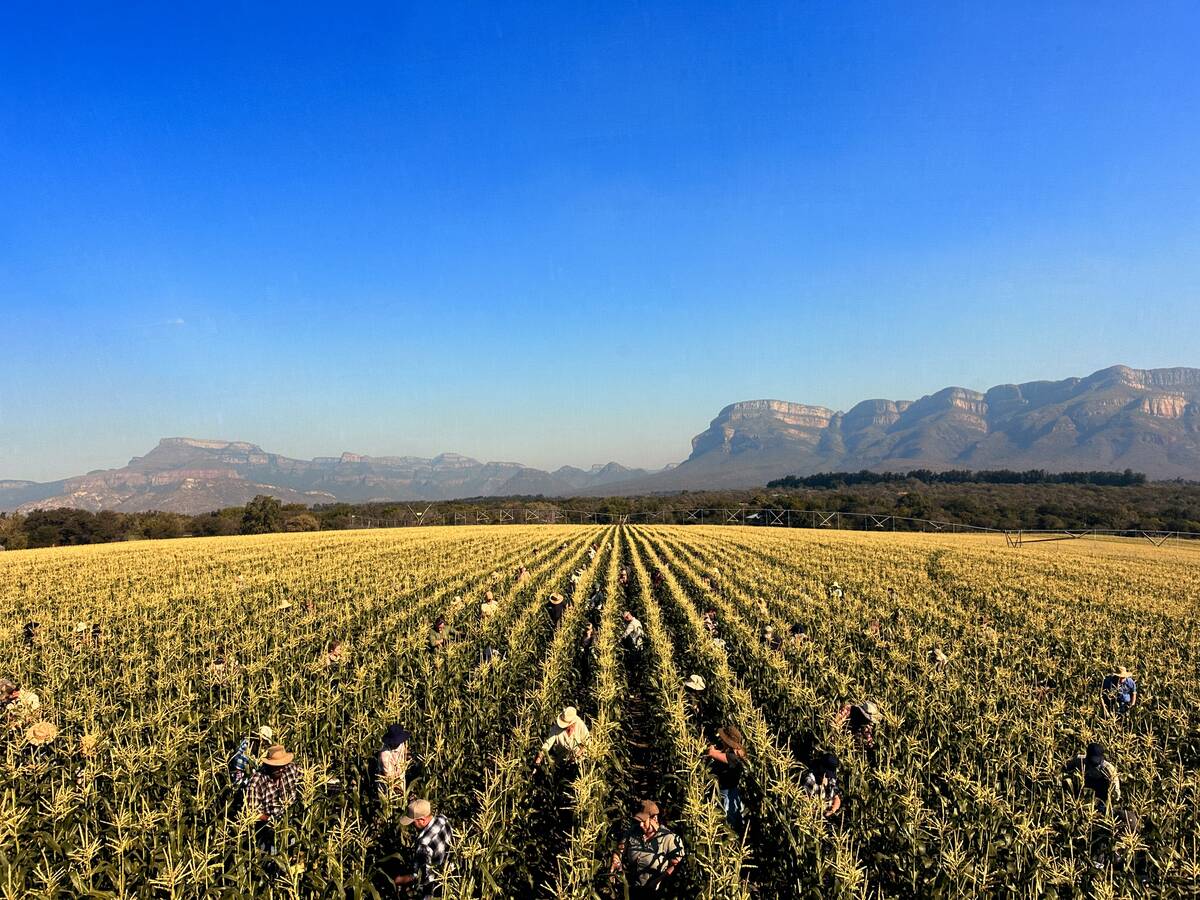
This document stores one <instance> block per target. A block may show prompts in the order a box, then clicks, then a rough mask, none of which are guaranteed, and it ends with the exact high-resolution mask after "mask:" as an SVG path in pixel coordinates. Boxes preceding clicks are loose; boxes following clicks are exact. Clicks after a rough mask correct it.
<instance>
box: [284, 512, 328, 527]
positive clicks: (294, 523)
mask: <svg viewBox="0 0 1200 900" xmlns="http://www.w3.org/2000/svg"><path fill="white" fill-rule="evenodd" d="M286 527H287V530H288V531H320V530H321V523H320V522H318V521H317V517H316V516H313V515H309V514H308V513H300V515H298V516H292V517H291V518H290V519H288V520H287V525H286Z"/></svg>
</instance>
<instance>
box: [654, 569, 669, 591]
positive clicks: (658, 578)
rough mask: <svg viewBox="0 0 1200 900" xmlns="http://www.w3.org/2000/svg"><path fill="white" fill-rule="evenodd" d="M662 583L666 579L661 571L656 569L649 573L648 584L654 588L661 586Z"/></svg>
mask: <svg viewBox="0 0 1200 900" xmlns="http://www.w3.org/2000/svg"><path fill="white" fill-rule="evenodd" d="M664 581H666V577H665V576H664V575H663V573H662V569H658V568H656V569H655V570H654V571H653V572H651V573H650V583H651V584H652V585H654V586H655V587H659V586H661V585H662V583H663V582H664Z"/></svg>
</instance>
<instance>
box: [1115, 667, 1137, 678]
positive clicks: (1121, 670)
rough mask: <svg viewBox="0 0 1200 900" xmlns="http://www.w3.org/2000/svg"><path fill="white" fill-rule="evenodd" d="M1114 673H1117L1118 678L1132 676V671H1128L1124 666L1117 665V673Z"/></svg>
mask: <svg viewBox="0 0 1200 900" xmlns="http://www.w3.org/2000/svg"><path fill="white" fill-rule="evenodd" d="M1116 674H1117V677H1118V678H1132V677H1133V673H1132V672H1130V671H1129V670H1128V669H1127V668H1125V667H1124V666H1117V673H1116Z"/></svg>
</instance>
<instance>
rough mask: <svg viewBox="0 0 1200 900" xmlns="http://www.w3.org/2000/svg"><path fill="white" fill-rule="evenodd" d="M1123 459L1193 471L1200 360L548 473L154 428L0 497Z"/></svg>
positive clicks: (443, 490) (202, 495)
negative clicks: (139, 442) (672, 459)
mask: <svg viewBox="0 0 1200 900" xmlns="http://www.w3.org/2000/svg"><path fill="white" fill-rule="evenodd" d="M918 468H928V469H935V470H941V469H952V468H953V469H966V468H969V469H1001V468H1003V469H1046V470H1048V471H1057V472H1061V471H1071V470H1083V469H1126V468H1130V469H1134V470H1135V471H1139V472H1144V473H1146V474H1147V475H1148V476H1149V477H1151V478H1156V479H1165V478H1188V479H1197V478H1200V369H1192V368H1182V367H1177V368H1168V369H1131V368H1128V367H1125V366H1113V367H1111V368H1108V369H1102V370H1101V371H1099V372H1095V373H1093V374H1092V375H1089V376H1087V377H1086V378H1068V379H1065V380H1062V381H1032V382H1026V383H1024V384H1004V385H998V386H996V387H993V388H991V389H989V390H988V391H986V392H983V393H980V392H978V391H972V390H968V389H966V388H960V387H948V388H944V389H942V390H940V391H938V392H936V393H934V394H929V395H927V396H924V397H921V398H920V399H918V400H913V401H908V400H864V401H862V402H861V403H858V404H857V405H855V406H854V407H852V408H851V409H850V410H849V411H848V412H837V411H834V410H832V409H827V408H826V407H823V406H810V405H806V404H801V403H791V402H786V401H781V400H749V401H744V402H741V403H733V404H731V405H729V406H726V407H725V408H724V409H722V410H721V411H720V413H718V414H717V417H716V418H715V419H713V420H712V422H711V423H710V424H709V426H708V428H707V429H705V430H704V431H702V432H701V433H700V434H698V435H696V437H694V438H693V439H692V452H691V454H690V455H689V456H688V458H687V459H686V460H684V461H683V462H682V463H680V464H679V465H677V466H667V467H666V468H664V469H662V470H659V471H656V472H650V471H647V470H645V469H633V468H627V467H625V466H622V465H619V464H618V463H615V462H610V463H608V464H607V465H598V466H592V467H591V468H590V469H579V468H575V467H573V466H563V467H562V468H559V469H556V470H554V471H553V472H547V471H544V470H541V469H535V468H531V467H529V466H524V465H521V464H520V463H511V462H486V463H485V462H479V461H478V460H475V459H471V458H470V457H466V456H460V455H458V454H455V453H443V454H442V455H440V456H436V457H434V458H432V459H426V458H423V457H412V456H401V457H392V456H375V457H372V456H361V455H358V454H354V453H343V454H342V455H341V456H336V457H317V458H315V459H311V460H299V459H291V458H289V457H286V456H282V455H280V454H277V453H268V452H266V451H264V450H263V449H262V448H260V447H258V446H257V445H255V444H249V443H244V442H241V441H217V440H197V439H194V438H164V439H163V440H162V441H160V442H159V444H158V446H157V447H155V448H154V449H153V450H151V451H150V452H149V453H147V454H146V455H145V456H140V457H135V458H134V459H132V460H130V462H129V464H128V465H126V466H124V467H122V468H120V469H106V470H99V471H94V472H89V473H88V474H87V475H80V476H76V477H73V478H66V479H63V480H61V481H54V482H43V483H39V482H31V481H11V480H10V481H0V510H13V509H21V510H30V509H36V508H52V507H60V506H67V507H75V508H82V509H89V510H101V509H113V510H119V511H124V512H135V511H143V510H149V509H161V510H168V511H173V512H183V513H198V512H204V511H207V510H212V509H218V508H220V507H225V506H237V505H240V504H244V503H246V502H247V501H248V500H250V499H251V498H253V497H254V496H255V495H256V494H271V495H273V496H275V497H278V498H279V499H280V500H283V501H284V502H287V503H305V504H315V503H332V502H336V501H346V502H355V503H360V502H368V501H374V500H380V501H382V500H416V501H420V500H425V501H430V500H447V499H455V498H463V497H484V496H489V497H495V496H509V495H536V494H542V495H545V496H548V497H553V496H569V495H594V496H599V495H619V494H639V493H652V492H667V491H680V490H705V489H720V488H745V487H755V486H759V485H762V484H765V483H766V482H767V481H768V480H770V479H773V478H779V477H782V476H785V475H807V474H813V473H815V472H823V471H857V470H859V469H873V470H876V471H905V470H909V469H918Z"/></svg>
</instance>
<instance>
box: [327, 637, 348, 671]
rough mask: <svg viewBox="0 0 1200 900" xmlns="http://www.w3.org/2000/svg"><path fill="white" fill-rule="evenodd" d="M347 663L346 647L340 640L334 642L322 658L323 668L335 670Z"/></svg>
mask: <svg viewBox="0 0 1200 900" xmlns="http://www.w3.org/2000/svg"><path fill="white" fill-rule="evenodd" d="M345 661H346V647H345V645H344V644H343V643H342V642H341V641H340V640H337V639H335V640H333V641H332V642H331V643H330V644H329V649H328V650H326V651H325V653H324V654H323V655H322V656H321V668H323V669H335V668H337V667H338V666H340V665H341V664H342V663H344V662H345Z"/></svg>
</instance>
